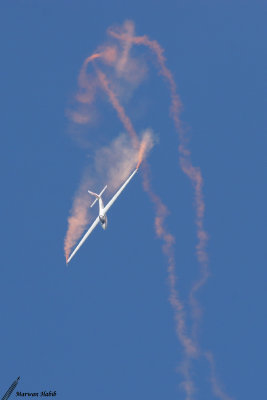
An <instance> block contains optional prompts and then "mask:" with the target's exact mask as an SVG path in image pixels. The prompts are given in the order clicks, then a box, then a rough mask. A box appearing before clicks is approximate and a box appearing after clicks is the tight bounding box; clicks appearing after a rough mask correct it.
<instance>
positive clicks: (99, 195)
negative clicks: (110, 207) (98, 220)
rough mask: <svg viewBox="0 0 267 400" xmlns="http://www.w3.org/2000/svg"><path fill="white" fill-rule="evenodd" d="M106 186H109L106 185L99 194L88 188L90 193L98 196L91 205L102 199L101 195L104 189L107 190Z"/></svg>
mask: <svg viewBox="0 0 267 400" xmlns="http://www.w3.org/2000/svg"><path fill="white" fill-rule="evenodd" d="M106 188H107V185H106V186H105V187H104V189H103V190H102V191H101V192H100V193H99V194H96V193H94V192H91V191H90V190H88V193H90V194H91V195H92V196H95V197H96V199H95V200H94V201H93V203H92V204H91V206H90V207H93V206H94V205H95V203H96V202H97V200H99V199H100V197H101V196H102V194H103V193H104V191H105V190H106Z"/></svg>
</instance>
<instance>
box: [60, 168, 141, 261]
mask: <svg viewBox="0 0 267 400" xmlns="http://www.w3.org/2000/svg"><path fill="white" fill-rule="evenodd" d="M137 171H138V169H135V170H134V171H133V173H132V174H131V175H130V176H129V178H128V179H127V180H126V181H125V182H124V184H123V185H122V186H121V187H120V189H119V190H118V191H117V193H115V194H114V196H113V197H112V199H111V200H110V201H109V202H108V204H107V205H106V206H104V203H103V200H102V197H101V196H102V194H103V193H104V191H105V190H106V188H107V185H106V186H105V187H104V189H103V190H102V191H101V192H100V193H99V194H96V193H94V192H90V190H88V193H90V194H91V195H92V196H95V198H96V199H95V200H94V201H93V203H92V204H91V207H93V205H94V204H95V203H96V202H97V201H98V203H99V215H98V217H97V218H96V219H95V221H94V222H93V224H92V225H91V226H90V228H89V229H88V231H87V232H86V234H85V235H84V236H83V238H82V240H81V241H80V243H79V244H78V245H77V247H76V248H75V249H74V250H73V252H72V253H71V255H70V257H69V258H68V260H67V264H68V263H69V262H70V260H71V259H72V257H73V256H74V255H75V253H76V252H77V251H78V250H79V248H80V247H81V245H82V244H83V243H84V242H85V240H86V239H87V238H88V236H89V235H90V234H91V233H92V232H93V230H94V229H95V227H96V226H97V225H98V224H99V222H100V224H101V226H102V228H103V229H104V230H105V229H106V228H107V224H108V218H107V211H108V210H109V209H110V207H111V206H112V204H113V203H114V201H115V200H116V199H117V198H118V197H119V195H120V194H121V192H122V191H123V189H124V188H125V187H126V186H127V185H128V183H129V182H130V180H131V179H132V178H133V176H134V175H135V174H136V172H137Z"/></svg>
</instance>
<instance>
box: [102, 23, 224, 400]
mask: <svg viewBox="0 0 267 400" xmlns="http://www.w3.org/2000/svg"><path fill="white" fill-rule="evenodd" d="M108 32H109V34H110V36H112V37H114V38H116V39H118V40H120V41H128V40H131V42H132V43H134V44H136V45H144V46H146V47H148V48H149V49H150V50H152V52H153V53H154V54H155V55H156V58H157V61H158V64H159V72H160V74H161V75H162V76H163V77H164V78H165V79H166V81H167V83H168V85H169V89H170V95H171V108H170V111H171V116H172V118H173V121H174V125H175V128H176V131H177V133H178V135H179V139H180V145H179V148H178V150H179V161H180V166H181V168H182V171H183V172H184V173H185V174H186V175H187V176H188V178H189V179H190V180H191V182H192V185H193V188H194V199H195V207H196V221H195V222H196V227H197V238H198V243H197V245H196V254H197V259H198V262H199V264H200V267H201V271H200V273H201V275H200V278H199V279H198V280H197V281H195V282H194V283H193V285H192V287H191V290H190V294H189V300H190V304H191V307H192V314H193V326H192V338H193V340H194V344H195V346H197V333H198V329H199V324H200V319H201V314H202V312H201V308H200V305H199V303H198V301H197V299H196V294H197V292H198V291H199V289H200V288H201V287H202V286H203V285H204V284H205V283H206V281H207V279H208V277H209V269H208V254H207V251H206V247H207V241H208V235H207V233H206V231H205V230H204V211H205V203H204V198H203V190H202V187H203V178H202V174H201V170H200V168H197V167H194V166H193V164H192V161H191V152H190V150H189V149H188V148H187V138H186V136H185V131H184V129H183V127H182V123H181V120H180V113H181V108H182V102H181V100H180V98H179V96H178V94H177V88H176V83H175V81H174V78H173V75H172V73H171V71H170V70H169V69H168V68H167V67H166V58H165V57H164V50H163V48H162V47H161V46H160V45H159V43H158V42H157V41H156V40H150V39H149V38H148V37H147V36H146V35H145V36H139V37H137V36H135V37H131V38H129V37H128V36H126V35H125V33H123V32H122V31H121V30H117V31H114V30H112V29H109V31H108ZM198 352H199V351H198ZM205 354H206V355H205V357H206V359H207V360H208V361H209V363H210V367H211V382H212V389H213V393H214V394H215V395H216V396H217V397H219V398H221V399H224V400H228V399H229V397H228V396H227V395H224V394H223V392H222V391H221V390H220V389H219V384H218V383H217V381H216V377H215V372H214V371H215V366H214V362H213V356H212V354H211V353H210V352H209V353H205ZM207 354H209V356H207ZM188 355H189V353H188ZM188 363H189V360H185V364H187V365H188Z"/></svg>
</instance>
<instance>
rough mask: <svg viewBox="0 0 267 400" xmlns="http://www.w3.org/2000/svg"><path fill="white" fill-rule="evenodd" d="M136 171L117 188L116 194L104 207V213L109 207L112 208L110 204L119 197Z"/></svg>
mask: <svg viewBox="0 0 267 400" xmlns="http://www.w3.org/2000/svg"><path fill="white" fill-rule="evenodd" d="M137 171H138V169H135V170H134V172H133V173H132V174H131V175H130V176H129V178H128V179H127V181H126V182H124V184H123V185H122V186H121V187H120V188H119V190H118V191H117V193H115V194H114V196H113V197H112V199H111V200H110V201H109V202H108V204H107V205H106V207H105V208H104V212H105V213H106V212H107V211H108V210H109V209H110V207H111V206H112V204H113V203H114V201H115V200H116V199H117V198H118V197H119V195H120V194H121V192H122V191H123V189H124V188H125V186H126V185H128V183H129V182H130V180H131V179H132V177H133V176H134V175H135V174H136V172H137Z"/></svg>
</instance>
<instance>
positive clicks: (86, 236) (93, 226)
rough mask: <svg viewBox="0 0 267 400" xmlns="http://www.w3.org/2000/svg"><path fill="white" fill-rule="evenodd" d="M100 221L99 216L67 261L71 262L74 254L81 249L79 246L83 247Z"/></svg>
mask: <svg viewBox="0 0 267 400" xmlns="http://www.w3.org/2000/svg"><path fill="white" fill-rule="evenodd" d="M99 222H100V219H99V217H97V218H96V220H95V221H94V223H93V224H92V225H91V226H90V228H89V229H88V231H87V232H86V234H85V235H84V237H83V238H82V240H81V241H80V243H79V244H78V246H77V247H76V248H75V250H73V252H72V253H71V255H70V257H69V258H68V260H67V263H69V262H70V260H71V259H72V257H73V256H74V254H75V253H76V252H77V251H78V250H79V248H80V247H81V245H82V244H83V243H84V242H85V241H86V239H87V238H88V236H89V235H90V233H92V232H93V230H94V229H95V227H96V225H97V224H98V223H99Z"/></svg>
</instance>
